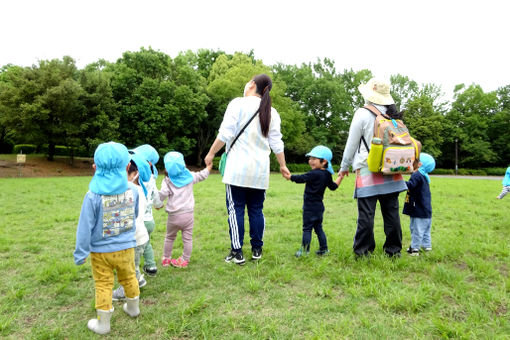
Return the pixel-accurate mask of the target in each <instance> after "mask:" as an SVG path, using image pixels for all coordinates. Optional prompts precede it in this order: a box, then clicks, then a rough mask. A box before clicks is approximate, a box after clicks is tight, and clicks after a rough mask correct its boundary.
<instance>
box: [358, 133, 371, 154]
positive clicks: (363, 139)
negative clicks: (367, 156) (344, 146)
mask: <svg viewBox="0 0 510 340" xmlns="http://www.w3.org/2000/svg"><path fill="white" fill-rule="evenodd" d="M361 142H363V144H364V145H365V148H366V149H367V151H368V152H370V148H369V147H368V144H367V141H366V140H365V137H364V136H361V139H360V140H359V145H358V153H360V152H361Z"/></svg>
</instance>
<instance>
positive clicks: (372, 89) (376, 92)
mask: <svg viewBox="0 0 510 340" xmlns="http://www.w3.org/2000/svg"><path fill="white" fill-rule="evenodd" d="M358 90H359V92H360V93H361V95H362V96H363V98H364V99H365V100H366V101H369V102H371V103H374V104H379V105H391V104H395V101H394V100H393V97H392V96H391V94H390V90H391V84H390V83H388V82H385V81H383V80H379V79H376V78H372V79H370V80H369V81H368V83H366V84H361V85H360V86H358Z"/></svg>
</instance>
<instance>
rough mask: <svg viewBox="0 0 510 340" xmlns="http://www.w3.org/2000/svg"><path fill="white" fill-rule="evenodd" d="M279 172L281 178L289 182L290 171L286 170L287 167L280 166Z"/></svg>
mask: <svg viewBox="0 0 510 340" xmlns="http://www.w3.org/2000/svg"><path fill="white" fill-rule="evenodd" d="M280 172H281V174H282V176H283V177H284V178H285V179H286V180H290V176H291V174H290V171H289V169H288V168H287V166H281V167H280Z"/></svg>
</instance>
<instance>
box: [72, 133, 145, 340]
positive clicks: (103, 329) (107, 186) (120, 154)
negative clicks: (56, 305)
mask: <svg viewBox="0 0 510 340" xmlns="http://www.w3.org/2000/svg"><path fill="white" fill-rule="evenodd" d="M127 166H129V153H128V150H127V148H126V147H125V146H124V145H122V144H119V143H115V142H109V143H104V144H101V145H99V146H98V147H97V149H96V151H95V153H94V165H93V168H94V170H95V173H94V177H92V181H91V182H90V184H89V191H88V192H87V194H86V195H85V198H84V199H83V205H82V207H81V213H80V219H79V221H78V228H77V230H76V248H75V251H74V262H75V263H76V264H77V265H81V264H84V263H85V260H86V259H87V257H88V256H89V255H90V261H91V265H92V275H93V277H94V281H95V286H96V299H95V300H96V302H95V308H96V311H97V318H95V319H91V320H89V322H88V325H87V326H88V328H89V329H90V330H92V331H93V332H95V333H98V334H106V333H109V332H110V318H111V315H112V313H113V310H114V309H113V306H112V288H113V281H114V274H113V273H114V271H116V272H117V279H118V280H119V282H120V283H121V284H122V285H123V286H124V287H125V291H126V296H127V302H126V303H125V304H124V306H123V309H124V311H125V312H126V313H127V314H128V315H129V316H131V317H136V316H138V314H140V309H139V296H140V290H139V287H138V281H137V279H136V275H135V262H134V247H135V246H136V241H135V219H136V217H137V216H138V213H139V210H138V201H139V197H138V190H137V189H136V188H135V186H134V185H133V184H132V183H129V182H128V179H127V173H126V167H127ZM140 214H141V212H140Z"/></svg>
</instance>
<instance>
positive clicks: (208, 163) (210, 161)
mask: <svg viewBox="0 0 510 340" xmlns="http://www.w3.org/2000/svg"><path fill="white" fill-rule="evenodd" d="M213 159H214V154H212V153H210V152H209V153H208V154H207V155H206V156H205V158H204V162H205V166H206V167H211V168H212V164H213Z"/></svg>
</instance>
